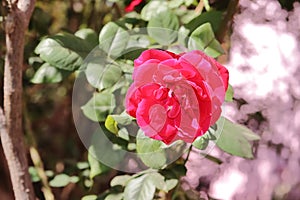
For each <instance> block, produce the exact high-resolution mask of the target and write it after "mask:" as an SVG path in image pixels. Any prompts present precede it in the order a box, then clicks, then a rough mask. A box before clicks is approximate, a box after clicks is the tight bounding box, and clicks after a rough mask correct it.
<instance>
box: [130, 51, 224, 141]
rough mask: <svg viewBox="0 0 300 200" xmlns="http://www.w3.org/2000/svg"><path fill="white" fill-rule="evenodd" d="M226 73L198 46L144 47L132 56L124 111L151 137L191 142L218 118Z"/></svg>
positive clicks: (222, 99) (222, 67) (222, 100)
mask: <svg viewBox="0 0 300 200" xmlns="http://www.w3.org/2000/svg"><path fill="white" fill-rule="evenodd" d="M228 78H229V75H228V71H227V69H226V68H225V67H224V66H222V65H221V64H219V63H218V62H217V61H215V60H214V59H213V58H210V57H208V56H207V55H205V54H204V53H203V52H201V51H191V52H187V53H182V54H180V55H177V54H174V53H171V52H168V51H162V50H156V49H150V50H146V51H144V52H143V53H142V54H141V55H140V57H138V58H137V59H136V60H135V61H134V72H133V83H132V85H131V86H130V87H129V89H128V92H127V95H126V111H127V113H128V114H129V115H131V116H132V117H135V118H136V120H137V123H138V125H139V126H140V128H141V129H142V130H143V131H144V133H145V135H147V136H149V137H151V138H153V139H156V140H161V141H163V142H164V143H166V144H169V143H171V142H173V141H175V140H183V141H185V142H188V143H192V142H193V141H194V140H195V139H196V138H197V137H198V136H201V135H203V134H204V133H205V132H206V131H207V130H208V128H209V126H211V125H213V124H214V123H215V122H216V121H217V120H218V118H219V117H220V115H221V105H222V103H223V102H224V98H225V91H226V89H227V87H228Z"/></svg>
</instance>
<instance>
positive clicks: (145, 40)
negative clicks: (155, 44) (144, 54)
mask: <svg viewBox="0 0 300 200" xmlns="http://www.w3.org/2000/svg"><path fill="white" fill-rule="evenodd" d="M149 45H150V38H149V36H148V35H143V34H135V35H130V37H129V41H128V43H127V46H126V51H130V50H131V51H132V50H134V49H141V48H147V47H148V46H149Z"/></svg>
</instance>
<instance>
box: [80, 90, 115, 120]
mask: <svg viewBox="0 0 300 200" xmlns="http://www.w3.org/2000/svg"><path fill="white" fill-rule="evenodd" d="M115 106H116V100H115V96H114V95H113V94H111V93H107V92H101V93H94V95H93V97H92V98H91V99H90V100H89V101H88V102H87V103H86V104H85V105H84V106H82V107H81V109H82V111H83V113H84V114H85V116H87V117H88V118H89V119H91V120H93V121H100V122H104V121H105V119H106V116H107V115H108V114H110V113H111V112H112V111H113V110H114V108H115Z"/></svg>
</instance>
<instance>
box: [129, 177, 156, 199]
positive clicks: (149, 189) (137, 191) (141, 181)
mask: <svg viewBox="0 0 300 200" xmlns="http://www.w3.org/2000/svg"><path fill="white" fill-rule="evenodd" d="M154 193H155V185H154V184H153V182H152V179H151V174H144V175H142V176H139V177H137V178H135V179H132V180H131V181H130V182H129V183H128V184H127V186H126V187H125V190H124V200H152V199H153V197H154Z"/></svg>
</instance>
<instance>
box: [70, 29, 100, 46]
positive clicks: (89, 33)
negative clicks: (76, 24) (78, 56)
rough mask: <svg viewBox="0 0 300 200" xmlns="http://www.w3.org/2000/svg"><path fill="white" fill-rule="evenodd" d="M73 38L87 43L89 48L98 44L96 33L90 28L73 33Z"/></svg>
mask: <svg viewBox="0 0 300 200" xmlns="http://www.w3.org/2000/svg"><path fill="white" fill-rule="evenodd" d="M74 35H75V36H77V37H79V38H81V39H83V40H85V41H87V42H88V43H89V44H90V45H91V46H97V45H98V44H99V40H98V35H97V33H96V32H95V31H94V30H93V29H90V28H83V29H80V30H78V31H77V32H76V33H74Z"/></svg>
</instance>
